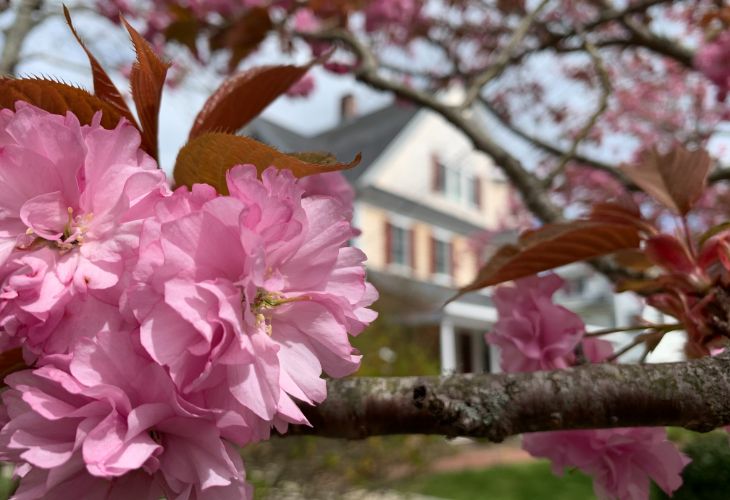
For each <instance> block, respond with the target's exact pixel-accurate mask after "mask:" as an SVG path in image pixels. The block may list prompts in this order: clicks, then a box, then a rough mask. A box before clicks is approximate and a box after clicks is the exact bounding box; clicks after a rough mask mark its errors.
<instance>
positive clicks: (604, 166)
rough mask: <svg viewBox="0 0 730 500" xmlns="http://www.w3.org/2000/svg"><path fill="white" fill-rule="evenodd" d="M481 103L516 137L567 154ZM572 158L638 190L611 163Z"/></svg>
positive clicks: (484, 101) (551, 150) (538, 146)
mask: <svg viewBox="0 0 730 500" xmlns="http://www.w3.org/2000/svg"><path fill="white" fill-rule="evenodd" d="M481 102H482V104H483V105H484V107H485V108H486V109H487V110H488V111H489V112H490V113H492V115H494V116H495V117H496V118H497V119H498V120H499V121H500V123H502V125H504V127H505V128H507V130H509V131H510V132H512V133H513V134H515V135H516V136H517V137H519V138H521V139H523V140H525V141H527V142H529V143H530V144H532V145H534V146H535V147H537V148H539V149H541V150H543V151H544V152H546V153H548V154H551V155H553V156H558V157H562V156H564V155H566V154H567V151H565V150H563V149H560V148H558V147H557V146H554V145H552V144H550V143H549V142H547V141H545V140H543V139H541V138H539V137H535V136H533V135H530V134H528V133H527V132H525V131H524V130H522V129H521V128H519V127H517V126H516V125H514V124H513V123H512V122H511V121H509V120H508V119H507V118H505V117H504V116H502V115H501V114H500V113H498V112H497V110H496V109H494V107H493V106H492V105H491V104H490V103H489V102H488V101H487V100H486V99H482V101H481ZM573 159H574V160H575V161H577V162H580V163H581V164H583V165H586V166H588V167H591V168H593V169H595V170H600V171H601V172H605V173H607V174H609V175H611V176H612V177H613V178H614V179H616V180H617V181H618V182H620V183H621V184H622V185H623V186H624V187H625V188H626V189H627V190H628V191H639V187H638V186H637V185H636V184H634V183H633V182H631V181H630V180H629V179H628V178H627V177H626V176H625V175H624V174H623V173H621V171H620V170H618V169H617V168H616V167H614V166H613V165H609V164H608V163H604V162H602V161H600V160H597V159H595V158H589V157H587V156H584V155H581V154H579V153H577V152H576V153H574V154H573ZM728 178H730V172H729V175H728Z"/></svg>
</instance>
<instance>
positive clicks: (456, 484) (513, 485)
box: [393, 461, 595, 500]
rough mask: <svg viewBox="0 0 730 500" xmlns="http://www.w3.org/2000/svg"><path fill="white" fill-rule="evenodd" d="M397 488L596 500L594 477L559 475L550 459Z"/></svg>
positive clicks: (497, 497) (465, 499)
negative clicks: (554, 470)
mask: <svg viewBox="0 0 730 500" xmlns="http://www.w3.org/2000/svg"><path fill="white" fill-rule="evenodd" d="M393 488H394V489H397V490H400V491H403V492H411V493H420V494H422V495H428V496H433V497H437V498H444V499H449V500H479V499H484V500H592V499H594V498H595V495H594V494H593V487H592V485H591V480H590V479H589V478H588V477H586V476H585V475H583V474H581V473H580V472H578V471H575V472H568V473H566V474H565V475H564V476H563V477H556V476H554V475H553V474H552V472H551V471H550V464H549V463H548V462H547V461H539V462H530V463H526V464H518V465H504V466H497V467H492V468H489V469H487V470H482V471H459V472H446V473H440V474H430V475H428V476H421V477H417V478H411V479H408V480H405V481H402V482H399V483H398V484H396V485H393Z"/></svg>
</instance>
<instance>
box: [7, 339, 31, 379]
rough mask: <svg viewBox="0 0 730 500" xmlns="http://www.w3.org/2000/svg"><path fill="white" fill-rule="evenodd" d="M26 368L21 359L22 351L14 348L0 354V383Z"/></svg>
mask: <svg viewBox="0 0 730 500" xmlns="http://www.w3.org/2000/svg"><path fill="white" fill-rule="evenodd" d="M26 368H28V365H26V364H25V360H24V359H23V349H22V348H20V347H16V348H15V349H10V350H9V351H5V352H0V381H2V380H4V379H5V377H6V376H8V375H10V374H11V373H13V372H17V371H20V370H24V369H26Z"/></svg>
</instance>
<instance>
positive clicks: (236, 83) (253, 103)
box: [189, 64, 311, 140]
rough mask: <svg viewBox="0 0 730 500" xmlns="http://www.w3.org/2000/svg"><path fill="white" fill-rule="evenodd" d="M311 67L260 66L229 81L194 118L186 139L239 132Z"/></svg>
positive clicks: (224, 83)
mask: <svg viewBox="0 0 730 500" xmlns="http://www.w3.org/2000/svg"><path fill="white" fill-rule="evenodd" d="M310 66H311V65H310V64H308V65H306V66H291V65H287V66H261V67H258V68H252V69H249V70H246V71H244V72H243V73H240V74H238V75H235V76H233V77H231V78H229V79H228V80H226V81H225V82H223V84H222V85H221V86H220V87H219V88H218V90H216V91H215V92H214V93H213V95H211V96H210V98H208V100H207V101H206V103H205V104H204V105H203V109H201V110H200V113H198V116H196V117H195V122H193V126H192V128H191V129H190V137H189V139H190V140H192V139H194V138H196V137H198V136H199V135H201V134H203V133H205V132H231V133H233V132H236V131H238V130H239V129H241V127H243V126H244V125H246V124H247V123H248V122H250V121H251V120H253V119H254V118H255V117H256V116H258V115H259V113H261V112H262V111H263V110H264V108H266V106H268V105H269V104H271V103H272V102H273V101H274V100H275V99H276V98H277V97H279V96H280V95H281V94H283V93H284V92H286V91H287V90H288V89H289V87H291V86H292V85H294V84H295V83H296V82H297V81H298V80H299V79H300V78H301V77H302V76H304V74H305V73H306V72H307V71H308V70H309V68H310Z"/></svg>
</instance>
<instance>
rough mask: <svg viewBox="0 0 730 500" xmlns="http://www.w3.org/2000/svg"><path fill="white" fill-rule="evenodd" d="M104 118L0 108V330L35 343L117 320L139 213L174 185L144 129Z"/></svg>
mask: <svg viewBox="0 0 730 500" xmlns="http://www.w3.org/2000/svg"><path fill="white" fill-rule="evenodd" d="M98 118H99V116H97V120H96V121H94V123H92V124H91V125H89V126H82V125H80V123H79V121H78V120H77V119H76V117H75V116H73V115H72V114H70V113H69V114H67V115H66V116H60V115H53V114H50V113H47V112H45V111H43V110H40V109H38V108H35V107H33V106H31V105H28V104H24V103H20V102H19V103H18V104H17V111H16V112H13V111H10V110H8V109H5V110H2V111H0V182H1V183H2V184H3V186H5V188H4V189H3V190H2V191H1V192H0V313H1V316H0V332H1V333H2V334H4V335H11V336H16V337H18V338H23V339H26V341H27V342H26V345H27V346H28V347H30V349H31V350H33V351H34V352H36V353H38V352H52V353H54V352H56V353H62V352H66V351H67V350H68V349H69V346H70V344H71V343H72V338H71V337H69V335H72V336H78V335H83V333H82V332H84V331H89V330H90V329H91V326H90V325H92V324H93V325H94V328H97V327H98V328H107V329H113V328H115V327H116V326H117V325H116V322H117V321H118V316H119V314H118V312H117V313H116V314H115V312H114V310H115V309H116V306H117V301H118V296H119V293H120V287H121V284H120V276H121V275H122V274H123V272H124V270H125V266H126V265H127V264H126V263H127V260H128V258H129V257H130V256H132V255H134V249H135V247H136V245H137V240H138V234H139V230H140V227H141V219H142V218H144V217H145V216H147V214H148V213H149V211H150V210H151V208H152V206H153V205H154V203H155V202H156V201H157V200H158V199H160V198H161V197H162V196H164V195H165V194H166V193H167V191H168V189H167V186H166V184H165V176H164V174H163V173H162V172H161V171H160V170H158V169H157V168H156V164H155V162H154V161H153V160H152V159H151V158H150V157H149V156H147V155H146V154H145V153H144V152H142V151H141V150H140V148H139V146H140V136H139V133H138V132H137V130H136V129H135V128H134V127H132V126H131V125H130V124H128V123H126V122H120V124H119V125H118V126H117V127H116V128H115V129H114V130H106V129H103V128H102V127H101V126H100V125H99V123H98ZM82 317H83V321H82V322H81V323H79V322H77V321H75V319H80V318H82ZM61 320H62V323H61ZM104 325H106V326H104ZM51 332H54V334H53V339H52V341H51V342H52V345H51V344H48V342H49V336H50V333H51ZM72 332H77V333H75V334H74V333H72ZM92 333H93V332H92Z"/></svg>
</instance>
